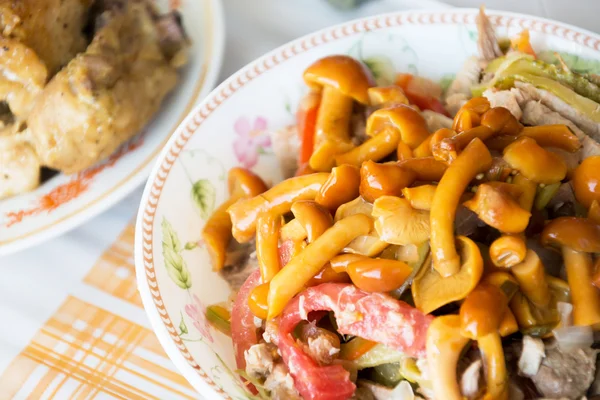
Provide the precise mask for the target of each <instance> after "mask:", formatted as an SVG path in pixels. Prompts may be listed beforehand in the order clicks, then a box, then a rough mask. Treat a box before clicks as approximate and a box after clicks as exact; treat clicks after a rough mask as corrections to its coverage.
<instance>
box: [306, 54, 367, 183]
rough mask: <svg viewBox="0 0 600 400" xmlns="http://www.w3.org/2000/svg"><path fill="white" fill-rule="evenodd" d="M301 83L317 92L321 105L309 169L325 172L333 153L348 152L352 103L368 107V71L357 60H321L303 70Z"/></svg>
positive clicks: (330, 166)
mask: <svg viewBox="0 0 600 400" xmlns="http://www.w3.org/2000/svg"><path fill="white" fill-rule="evenodd" d="M304 81H305V82H306V84H307V85H308V86H309V87H311V88H312V89H313V90H321V89H322V95H321V103H320V105H319V111H318V114H317V122H316V127H315V145H314V152H313V154H312V156H311V157H310V160H309V164H310V167H311V168H312V169H313V170H315V171H322V172H324V171H329V170H331V168H332V167H333V166H334V165H335V159H334V157H335V156H336V155H337V154H341V153H345V152H346V151H348V150H350V149H351V148H352V147H353V146H352V142H351V140H350V116H351V114H352V107H353V104H354V101H357V102H359V103H361V104H365V105H367V104H369V97H368V89H369V87H371V86H373V78H372V76H371V74H370V72H369V70H368V69H367V68H366V67H365V66H364V65H363V64H362V63H361V62H359V61H357V60H355V59H353V58H351V57H348V56H343V55H334V56H329V57H324V58H321V59H320V60H318V61H316V62H314V63H313V64H312V65H310V66H309V67H308V68H307V69H306V70H305V71H304Z"/></svg>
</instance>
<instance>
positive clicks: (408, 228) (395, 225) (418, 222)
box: [372, 196, 430, 245]
mask: <svg viewBox="0 0 600 400" xmlns="http://www.w3.org/2000/svg"><path fill="white" fill-rule="evenodd" d="M372 215H373V217H374V218H376V219H375V224H374V225H375V230H376V231H377V234H378V235H379V238H380V239H381V240H383V241H384V242H386V243H390V244H396V245H408V244H420V243H423V242H425V241H427V240H428V239H429V235H430V231H429V212H428V211H423V210H417V209H415V208H413V207H412V206H411V205H410V203H409V202H408V200H406V199H403V198H400V197H395V196H381V197H379V198H378V199H377V200H375V202H374V203H373V213H372Z"/></svg>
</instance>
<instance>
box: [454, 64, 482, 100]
mask: <svg viewBox="0 0 600 400" xmlns="http://www.w3.org/2000/svg"><path fill="white" fill-rule="evenodd" d="M480 75H481V66H480V65H479V61H478V60H477V58H476V57H468V58H467V59H466V60H465V62H464V64H463V66H462V68H461V69H460V71H458V73H457V74H456V78H454V80H453V81H452V83H451V84H450V86H449V87H448V90H447V91H446V98H448V97H451V96H453V95H456V94H463V95H466V96H469V97H470V96H471V87H472V86H474V85H476V84H477V83H478V82H479V78H480Z"/></svg>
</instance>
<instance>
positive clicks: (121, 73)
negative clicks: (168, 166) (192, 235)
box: [27, 1, 177, 174]
mask: <svg viewBox="0 0 600 400" xmlns="http://www.w3.org/2000/svg"><path fill="white" fill-rule="evenodd" d="M106 13H107V14H108V15H109V17H107V19H108V22H107V23H106V24H105V25H104V26H103V27H102V28H101V29H100V30H99V31H98V32H96V34H95V36H94V39H93V41H92V43H91V44H90V45H89V46H88V48H87V49H86V51H85V53H80V54H78V55H77V57H75V58H74V59H73V60H71V61H70V62H69V64H68V65H67V66H66V67H65V68H63V69H62V70H61V71H60V72H59V73H58V74H56V75H55V76H54V78H53V79H52V80H51V81H50V83H49V84H48V85H47V86H46V88H45V89H44V91H43V93H42V95H41V96H40V97H38V100H37V102H36V104H35V106H34V109H33V111H32V112H31V114H30V116H29V118H28V120H27V122H28V126H29V129H30V130H31V132H32V136H33V143H34V144H35V148H36V152H37V153H38V155H39V157H40V160H41V162H42V165H44V166H48V167H50V168H54V169H58V170H60V171H62V172H64V173H67V174H71V173H76V172H79V171H81V170H83V169H85V168H87V167H89V166H91V165H93V164H95V163H96V162H98V161H100V160H103V159H104V158H106V157H107V156H109V155H110V154H111V153H112V152H113V151H115V149H117V147H119V146H120V145H121V144H122V143H123V142H125V141H126V140H128V139H129V138H131V137H132V136H133V135H135V134H136V133H138V132H139V131H140V130H141V129H142V128H143V127H144V126H145V125H146V124H147V123H148V122H149V120H150V119H151V118H152V116H153V115H154V114H155V113H156V111H157V110H158V109H159V107H160V104H161V102H162V100H163V98H164V97H165V96H166V94H167V93H168V92H169V91H171V89H173V87H174V86H175V84H176V82H177V71H176V69H175V68H174V67H173V66H172V65H171V64H170V60H168V59H167V58H166V57H165V55H164V53H163V51H162V49H161V47H160V42H159V37H158V30H157V27H156V24H155V16H154V14H153V12H152V9H151V8H150V6H149V4H148V3H147V2H146V1H128V2H127V3H126V5H125V6H124V8H123V9H122V10H119V11H114V10H111V11H106Z"/></svg>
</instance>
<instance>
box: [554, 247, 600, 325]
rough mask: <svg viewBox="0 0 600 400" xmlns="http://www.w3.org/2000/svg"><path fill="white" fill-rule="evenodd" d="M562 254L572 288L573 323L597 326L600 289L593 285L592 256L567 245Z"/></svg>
mask: <svg viewBox="0 0 600 400" xmlns="http://www.w3.org/2000/svg"><path fill="white" fill-rule="evenodd" d="M562 254H563V259H564V261H565V267H566V270H567V280H568V281H569V287H570V288H571V300H572V302H573V323H574V324H575V325H577V326H594V325H596V326H597V324H599V323H600V291H599V290H598V289H597V288H596V287H594V286H593V285H592V275H593V263H592V256H591V255H590V254H587V253H582V252H579V251H575V250H573V249H571V248H569V247H565V246H563V248H562Z"/></svg>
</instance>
